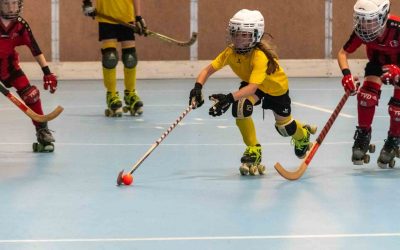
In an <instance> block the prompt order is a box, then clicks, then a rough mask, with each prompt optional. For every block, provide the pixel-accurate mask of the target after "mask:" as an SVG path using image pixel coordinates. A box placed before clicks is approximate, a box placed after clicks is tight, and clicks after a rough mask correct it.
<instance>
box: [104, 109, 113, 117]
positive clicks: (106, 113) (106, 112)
mask: <svg viewBox="0 0 400 250" xmlns="http://www.w3.org/2000/svg"><path fill="white" fill-rule="evenodd" d="M104 115H105V116H107V117H110V116H111V111H110V110H109V109H106V110H104Z"/></svg>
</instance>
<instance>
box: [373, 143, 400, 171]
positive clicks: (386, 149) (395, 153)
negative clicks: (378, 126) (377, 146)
mask: <svg viewBox="0 0 400 250" xmlns="http://www.w3.org/2000/svg"><path fill="white" fill-rule="evenodd" d="M399 144H400V138H399V137H394V136H388V138H387V139H386V140H385V144H384V145H383V148H382V150H381V153H380V155H379V157H378V166H379V167H380V168H387V167H389V168H393V167H394V165H395V163H396V161H395V160H394V157H397V158H399V157H400V150H399Z"/></svg>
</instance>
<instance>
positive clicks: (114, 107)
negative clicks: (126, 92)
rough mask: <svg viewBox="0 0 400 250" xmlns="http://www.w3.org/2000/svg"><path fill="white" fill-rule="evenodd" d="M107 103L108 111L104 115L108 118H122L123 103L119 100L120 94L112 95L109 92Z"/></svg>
mask: <svg viewBox="0 0 400 250" xmlns="http://www.w3.org/2000/svg"><path fill="white" fill-rule="evenodd" d="M106 101H107V109H106V110H105V111H104V114H105V115H106V116H107V117H121V116H122V110H121V107H122V102H121V99H119V94H118V92H115V95H112V94H111V92H107V96H106Z"/></svg>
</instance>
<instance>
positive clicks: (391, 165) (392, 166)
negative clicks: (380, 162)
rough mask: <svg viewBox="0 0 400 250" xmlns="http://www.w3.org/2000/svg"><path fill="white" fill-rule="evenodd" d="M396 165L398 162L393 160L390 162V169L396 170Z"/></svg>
mask: <svg viewBox="0 0 400 250" xmlns="http://www.w3.org/2000/svg"><path fill="white" fill-rule="evenodd" d="M395 164H396V161H395V160H394V159H392V160H391V161H390V162H389V168H394V165H395Z"/></svg>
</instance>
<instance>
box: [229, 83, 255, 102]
mask: <svg viewBox="0 0 400 250" xmlns="http://www.w3.org/2000/svg"><path fill="white" fill-rule="evenodd" d="M257 89H258V84H256V83H249V84H248V85H246V86H245V87H243V88H241V89H239V90H237V91H235V92H233V93H232V96H233V100H234V101H236V100H240V99H242V98H244V97H248V96H251V95H254V94H255V93H256V91H257Z"/></svg>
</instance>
